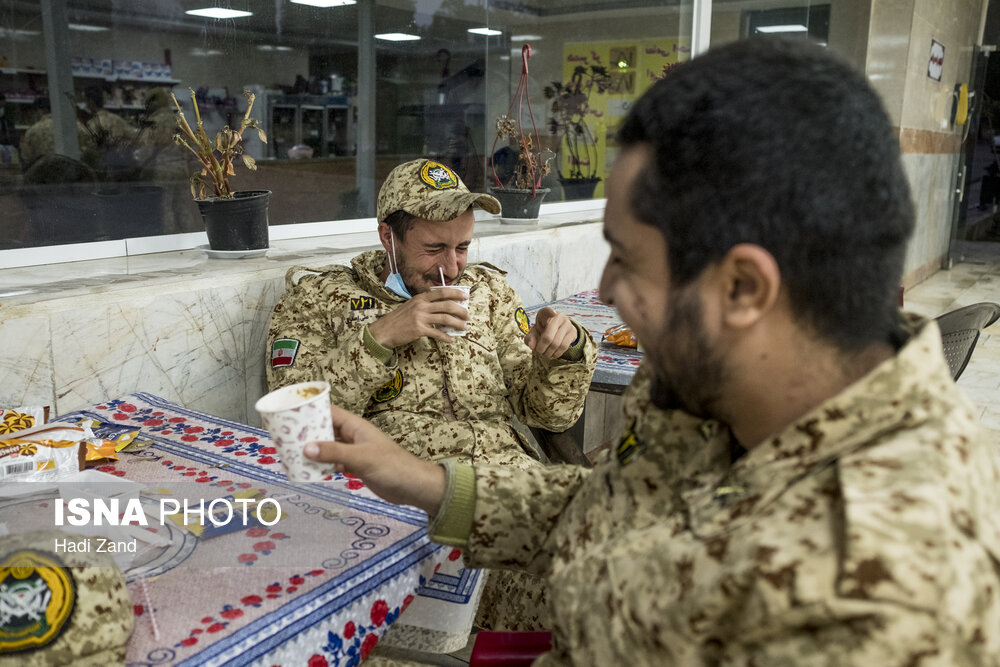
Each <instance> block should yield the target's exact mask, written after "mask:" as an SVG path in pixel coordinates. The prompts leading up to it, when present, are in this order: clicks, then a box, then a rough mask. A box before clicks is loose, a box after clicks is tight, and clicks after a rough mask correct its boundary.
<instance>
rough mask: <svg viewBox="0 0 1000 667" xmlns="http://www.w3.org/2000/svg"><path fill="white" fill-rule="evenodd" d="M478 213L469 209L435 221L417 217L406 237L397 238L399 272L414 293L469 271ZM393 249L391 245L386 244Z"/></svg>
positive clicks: (450, 283)
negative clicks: (468, 264) (444, 219)
mask: <svg viewBox="0 0 1000 667" xmlns="http://www.w3.org/2000/svg"><path fill="white" fill-rule="evenodd" d="M474 225H475V217H474V215H473V213H472V209H469V210H468V211H466V212H465V213H463V214H462V215H460V216H458V217H457V218H455V219H454V220H450V221H447V222H435V221H433V220H421V219H418V220H415V221H414V222H413V226H412V227H411V228H410V229H409V230H408V231H407V232H406V238H405V239H399V238H397V239H396V260H397V262H398V263H399V273H400V275H402V276H403V282H404V283H406V287H407V288H408V289H409V290H410V294H420V293H421V292H426V291H428V290H430V288H431V287H432V286H434V285H440V284H441V272H440V271H439V270H438V267H440V268H441V270H443V271H444V279H445V282H446V283H448V284H449V285H454V284H455V283H457V282H458V280H459V279H460V278H461V277H462V274H464V273H465V264H466V262H468V259H469V245H470V244H471V243H472V231H473V227H474ZM386 251H387V252H392V250H391V248H386Z"/></svg>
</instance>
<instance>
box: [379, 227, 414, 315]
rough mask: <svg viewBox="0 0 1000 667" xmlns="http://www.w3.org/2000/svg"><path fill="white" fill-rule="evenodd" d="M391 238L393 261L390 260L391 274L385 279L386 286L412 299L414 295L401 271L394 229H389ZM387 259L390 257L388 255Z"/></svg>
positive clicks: (403, 296)
mask: <svg viewBox="0 0 1000 667" xmlns="http://www.w3.org/2000/svg"><path fill="white" fill-rule="evenodd" d="M389 238H390V239H391V240H390V244H391V245H392V257H391V260H392V261H391V262H389V275H388V277H387V278H386V279H385V288H386V289H387V290H389V291H390V292H392V293H393V294H396V295H398V296H401V297H402V298H404V299H412V298H413V295H412V294H410V290H408V289H406V283H404V282H403V276H402V275H400V273H399V262H398V261H397V260H396V235H395V234H393V233H392V230H389ZM386 259H390V258H389V257H388V256H387V257H386Z"/></svg>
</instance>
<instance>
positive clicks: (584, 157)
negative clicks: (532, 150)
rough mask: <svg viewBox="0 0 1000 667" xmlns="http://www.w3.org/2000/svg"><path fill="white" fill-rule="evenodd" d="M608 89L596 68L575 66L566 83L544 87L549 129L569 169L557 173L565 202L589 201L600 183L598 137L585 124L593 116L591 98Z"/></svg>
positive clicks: (602, 70)
mask: <svg viewBox="0 0 1000 667" xmlns="http://www.w3.org/2000/svg"><path fill="white" fill-rule="evenodd" d="M610 87H611V77H610V75H609V74H608V72H607V70H606V69H605V68H604V67H601V66H599V65H591V66H589V67H585V66H583V65H578V66H577V67H576V68H574V70H573V75H572V76H571V77H570V80H569V81H567V82H566V83H562V82H561V81H553V82H552V83H551V84H550V85H548V86H546V87H545V97H546V98H547V99H550V100H552V103H551V105H550V107H549V109H550V111H551V112H552V115H551V116H550V117H549V130H550V131H551V132H552V134H554V135H557V136H559V137H560V138H561V145H562V146H565V147H566V152H567V156H568V160H567V161H568V163H569V166H568V168H566V169H565V170H563V169H560V173H559V183H560V184H562V186H563V192H564V193H565V194H566V198H567V199H589V198H590V197H592V196H593V194H594V188H595V187H596V186H597V183H598V182H600V180H601V179H600V178H599V177H598V176H597V165H598V162H597V138H596V137H595V136H594V131H593V130H592V129H591V127H590V123H589V122H588V120H589V118H590V116H592V115H593V111H592V109H591V106H590V98H591V96H592V95H600V94H604V93H606V92H607V91H608V89H609V88H610Z"/></svg>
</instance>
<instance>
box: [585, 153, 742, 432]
mask: <svg viewBox="0 0 1000 667" xmlns="http://www.w3.org/2000/svg"><path fill="white" fill-rule="evenodd" d="M648 159H649V152H648V149H647V148H645V147H637V148H631V149H629V150H627V151H625V152H623V153H622V154H621V155H620V156H619V158H618V160H617V161H616V162H615V167H614V169H613V170H612V172H611V174H610V175H609V176H608V179H607V182H606V184H605V192H606V193H607V198H608V200H607V206H606V209H605V212H604V236H605V238H606V239H607V240H608V243H609V244H610V245H611V254H610V256H609V257H608V262H607V264H606V265H605V267H604V273H603V275H602V276H601V286H600V287H601V300H603V301H604V302H605V303H608V304H610V305H613V306H615V307H616V308H617V310H618V314H619V315H620V316H621V318H622V319H623V320H624V321H625V323H626V324H628V325H629V327H631V328H632V331H633V332H634V333H635V335H636V338H637V339H638V340H639V343H640V344H641V345H642V346H643V349H644V350H645V355H646V363H647V364H648V365H649V369H650V371H651V374H652V378H653V386H652V390H651V398H652V401H653V404H654V405H656V406H657V407H659V408H664V409H668V408H683V409H684V410H686V411H688V412H690V413H692V414H695V415H700V416H705V417H715V416H719V415H718V414H717V413H718V411H719V402H720V390H721V387H722V386H723V382H724V380H725V377H726V363H725V358H724V355H723V353H722V351H721V347H720V345H719V342H720V340H719V335H718V332H717V331H713V330H712V329H711V328H710V327H708V326H707V325H706V318H705V311H706V303H707V297H706V293H705V291H704V290H703V289H702V285H701V282H702V281H701V280H700V277H699V279H695V280H694V281H692V282H691V283H690V284H688V285H685V286H684V287H680V288H677V287H672V286H671V284H670V272H669V267H668V265H667V245H666V241H665V240H664V238H663V235H662V234H661V233H660V232H659V230H657V229H655V228H653V227H651V226H650V225H647V224H644V223H642V222H640V221H639V220H637V219H636V218H635V216H634V214H633V213H632V210H631V209H632V207H631V203H630V199H631V194H632V192H631V190H632V182H633V180H634V179H635V178H636V176H637V175H638V174H639V173H640V172H641V170H642V169H644V168H645V165H646V162H647V160H648Z"/></svg>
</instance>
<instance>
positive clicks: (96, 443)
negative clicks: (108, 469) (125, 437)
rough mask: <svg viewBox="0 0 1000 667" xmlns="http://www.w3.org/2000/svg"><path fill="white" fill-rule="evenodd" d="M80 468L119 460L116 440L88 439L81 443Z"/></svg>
mask: <svg viewBox="0 0 1000 667" xmlns="http://www.w3.org/2000/svg"><path fill="white" fill-rule="evenodd" d="M80 458H81V462H80V470H83V469H84V468H92V467H94V466H98V465H104V464H105V463H112V462H114V461H117V460H118V453H117V452H116V451H115V441H114V440H101V439H100V438H93V439H87V440H84V441H83V442H81V443H80Z"/></svg>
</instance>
